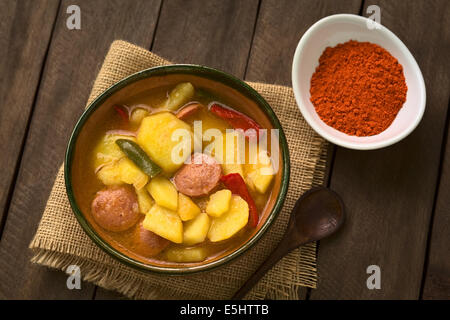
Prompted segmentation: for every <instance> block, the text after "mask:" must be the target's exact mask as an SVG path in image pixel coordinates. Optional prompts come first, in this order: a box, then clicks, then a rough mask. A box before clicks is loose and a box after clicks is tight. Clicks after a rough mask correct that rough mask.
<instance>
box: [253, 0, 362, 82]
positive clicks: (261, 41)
mask: <svg viewBox="0 0 450 320" xmlns="http://www.w3.org/2000/svg"><path fill="white" fill-rule="evenodd" d="M360 7H361V0H345V1H328V0H325V1H309V0H301V1H289V0H282V1H277V0H263V1H262V3H261V9H260V13H259V16H258V24H257V27H256V32H255V37H254V40H253V46H252V51H251V55H250V59H249V63H248V67H247V73H246V80H250V81H259V82H266V83H275V84H281V85H289V86H290V85H291V68H292V59H293V57H294V52H295V48H296V47H297V44H298V42H299V41H300V38H301V37H302V35H303V33H305V31H306V30H307V29H308V28H309V27H310V26H311V25H312V24H314V23H315V22H316V21H317V20H319V19H321V18H323V17H325V16H328V15H331V14H336V13H354V14H358V11H359V9H360Z"/></svg>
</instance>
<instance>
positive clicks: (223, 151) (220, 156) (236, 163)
mask: <svg viewBox="0 0 450 320" xmlns="http://www.w3.org/2000/svg"><path fill="white" fill-rule="evenodd" d="M214 145H215V146H214V157H215V158H216V160H217V162H219V163H220V164H221V165H222V169H223V173H224V174H230V173H239V174H240V175H241V176H242V177H244V168H243V163H244V162H245V137H244V136H243V135H242V134H241V133H240V132H239V131H236V130H234V131H228V132H226V133H225V134H222V135H221V136H219V137H217V138H216V139H215V140H214Z"/></svg>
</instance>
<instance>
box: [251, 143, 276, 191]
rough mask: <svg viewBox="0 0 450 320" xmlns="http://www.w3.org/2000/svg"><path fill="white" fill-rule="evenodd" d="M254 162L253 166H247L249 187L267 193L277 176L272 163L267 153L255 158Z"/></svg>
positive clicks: (261, 153)
mask: <svg viewBox="0 0 450 320" xmlns="http://www.w3.org/2000/svg"><path fill="white" fill-rule="evenodd" d="M252 162H253V164H252V163H249V164H246V166H245V171H246V179H245V180H246V182H247V185H248V187H249V188H250V189H252V190H256V191H258V192H259V193H265V192H266V191H267V189H268V187H269V186H270V183H271V182H272V179H273V177H274V174H275V173H274V171H273V167H272V161H271V160H270V157H269V156H268V155H267V152H260V153H259V157H257V158H256V156H255V157H254V158H253V161H252Z"/></svg>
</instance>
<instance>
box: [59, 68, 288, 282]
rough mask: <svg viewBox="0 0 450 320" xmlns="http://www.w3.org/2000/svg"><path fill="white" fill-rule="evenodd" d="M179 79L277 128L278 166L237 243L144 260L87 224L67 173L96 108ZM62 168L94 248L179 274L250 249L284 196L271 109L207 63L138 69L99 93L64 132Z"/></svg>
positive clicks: (284, 155) (284, 167) (282, 141)
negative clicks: (192, 255)
mask: <svg viewBox="0 0 450 320" xmlns="http://www.w3.org/2000/svg"><path fill="white" fill-rule="evenodd" d="M180 81H191V82H192V83H193V84H194V86H195V87H197V88H198V87H203V88H205V89H208V90H212V91H214V92H220V95H221V96H224V97H226V99H227V100H228V101H232V102H231V103H233V101H235V102H234V103H236V104H239V105H240V108H241V110H242V111H244V112H245V113H247V114H248V115H250V116H251V117H253V118H254V119H255V120H256V121H258V122H259V123H260V124H261V125H262V126H263V127H264V128H274V129H278V130H279V150H280V152H279V153H280V157H279V159H280V161H279V164H280V166H279V170H278V172H277V174H276V176H275V179H274V182H273V184H272V193H271V196H270V198H269V200H268V204H267V205H266V209H265V210H264V212H262V213H260V216H261V217H260V222H259V224H258V227H257V228H255V230H254V231H253V232H252V233H251V234H250V235H249V236H248V238H247V239H245V242H244V243H242V244H241V245H240V246H238V247H236V248H234V249H232V250H229V251H227V252H225V253H223V254H221V255H219V256H217V257H215V258H213V259H210V260H207V261H205V262H201V263H192V264H174V263H169V264H164V263H157V262H155V263H153V262H151V263H150V262H148V261H142V260H141V259H139V258H136V257H133V256H130V254H125V253H124V252H123V250H119V248H118V247H117V246H114V245H112V244H111V243H110V242H109V241H107V240H105V237H104V236H102V234H101V232H99V230H98V229H96V228H94V227H93V225H92V224H91V223H90V222H89V219H87V218H86V216H85V214H84V213H83V210H82V208H83V207H84V210H85V211H86V210H89V209H88V207H87V206H86V205H80V204H81V201H79V200H80V198H79V197H78V198H77V194H78V193H79V190H81V188H83V186H81V185H77V183H76V182H74V180H75V179H74V176H73V172H74V171H76V170H77V169H78V167H77V165H78V163H77V162H78V161H83V156H84V155H85V154H86V153H85V152H83V151H82V146H83V144H84V143H85V141H87V140H89V138H90V136H89V128H90V127H92V125H93V124H95V123H98V122H97V121H101V119H102V112H103V111H102V110H105V109H106V108H107V107H111V105H113V104H115V103H120V101H121V100H123V99H125V98H126V97H131V96H134V95H136V94H139V93H140V92H143V91H145V90H148V89H149V88H152V87H155V88H156V87H158V86H161V85H166V84H175V83H177V82H180ZM91 140H92V139H91ZM64 172H65V183H66V190H67V195H68V198H69V201H70V205H71V207H72V210H73V212H74V214H75V216H76V218H77V220H78V222H79V223H80V225H81V227H82V228H83V230H84V231H85V232H86V233H87V234H88V236H89V237H90V238H91V239H92V240H93V241H94V242H95V243H96V244H97V245H98V246H99V247H100V248H102V249H103V250H104V251H106V252H107V253H108V254H110V255H111V256H112V257H114V258H116V259H117V260H119V261H120V262H122V263H124V264H126V265H128V266H131V267H134V268H137V269H139V270H143V271H150V272H156V273H161V274H172V275H182V274H188V273H194V272H199V271H206V270H211V269H213V268H216V267H219V266H222V265H224V264H225V263H227V262H229V261H231V260H233V259H234V258H237V257H238V256H240V255H241V254H243V253H244V252H245V251H247V250H248V249H249V248H251V247H252V246H253V245H254V244H255V243H256V242H257V241H258V240H259V239H260V238H261V236H262V235H263V234H264V233H265V232H266V231H267V230H268V228H269V227H270V225H271V224H272V222H273V221H274V220H275V218H276V217H277V215H278V213H279V212H280V210H281V208H282V206H283V202H284V199H285V197H286V193H287V189H288V184H289V172H290V167H289V150H288V145H287V142H286V137H285V135H284V132H283V129H282V127H281V124H280V122H279V120H278V118H277V116H276V115H275V113H274V112H273V110H272V108H271V107H270V106H269V104H268V103H267V102H266V100H264V98H263V97H261V95H259V94H258V93H257V92H256V91H255V90H254V89H253V88H251V87H250V86H249V85H247V84H246V83H245V82H243V81H241V80H240V79H238V78H236V77H234V76H232V75H230V74H227V73H224V72H222V71H218V70H215V69H212V68H207V67H203V66H197V65H170V66H162V67H155V68H151V69H147V70H143V71H140V72H138V73H135V74H133V75H131V76H129V77H127V78H125V79H122V80H120V81H119V82H117V83H116V84H114V85H113V86H111V87H110V88H109V89H107V90H106V91H105V92H103V93H102V94H101V95H100V96H99V97H97V98H96V99H95V100H94V101H93V102H92V103H91V104H90V105H89V107H88V108H87V109H86V111H85V112H84V113H83V114H82V116H81V117H80V119H79V120H78V122H77V124H76V125H75V128H74V130H73V133H72V135H71V137H70V140H69V144H68V147H67V151H66V158H65V164H64ZM78 184H79V183H78Z"/></svg>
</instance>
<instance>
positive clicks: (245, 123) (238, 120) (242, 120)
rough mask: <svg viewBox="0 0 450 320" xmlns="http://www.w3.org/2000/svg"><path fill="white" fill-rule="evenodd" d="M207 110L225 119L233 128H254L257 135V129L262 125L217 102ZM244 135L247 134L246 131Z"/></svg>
mask: <svg viewBox="0 0 450 320" xmlns="http://www.w3.org/2000/svg"><path fill="white" fill-rule="evenodd" d="M209 110H210V111H211V112H212V113H214V114H215V115H217V116H219V117H220V118H222V119H224V120H225V121H227V122H228V123H229V124H230V125H231V126H232V127H233V128H235V129H242V130H244V131H246V130H248V129H254V130H255V131H256V136H257V137H259V130H261V129H262V127H261V126H260V125H259V124H258V123H257V122H256V121H255V120H253V119H252V118H250V117H248V116H246V115H245V114H243V113H241V112H238V111H236V110H233V109H231V108H227V107H224V106H221V105H219V104H217V103H214V104H213V105H212V106H211V108H210V109H209ZM245 135H246V136H249V134H248V133H246V134H245Z"/></svg>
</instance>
